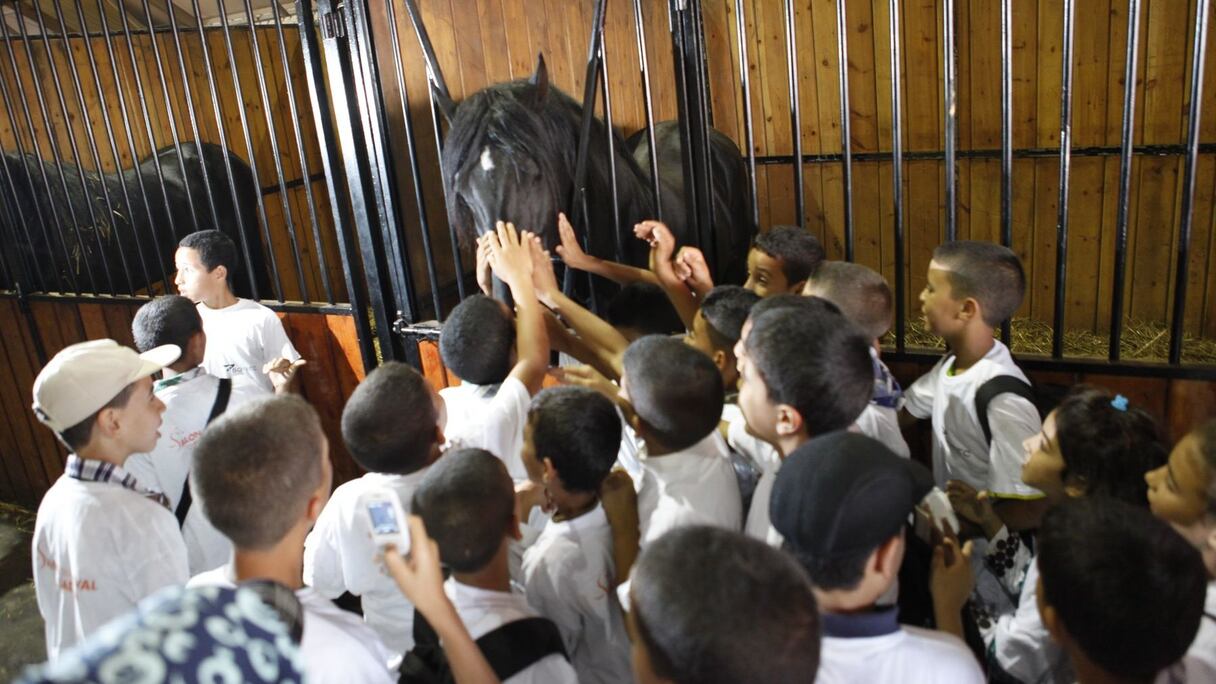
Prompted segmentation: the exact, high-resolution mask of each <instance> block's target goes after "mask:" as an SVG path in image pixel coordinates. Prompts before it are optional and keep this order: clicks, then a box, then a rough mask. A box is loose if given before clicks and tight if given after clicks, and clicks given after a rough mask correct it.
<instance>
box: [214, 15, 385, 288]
mask: <svg viewBox="0 0 1216 684" xmlns="http://www.w3.org/2000/svg"><path fill="white" fill-rule="evenodd" d="M388 4H389V7H390V8H391V7H392V3H388ZM270 10H271V12H272V14H273V16H274V28H275V34H276V35H277V36H278V39H279V58H280V59H281V60H282V62H283V78H284V79H285V81H286V86H287V108H288V112H289V114H290V116H291V123H292V132H293V133H295V140H296V154H297V156H299V158H300V175H301V178H300V179H298V180H296V181H290V182H288V183H286V184H280V189H281V190H282V191H283V192H286V191H287V190H289V189H292V188H295V187H296V184H297V183H299V184H300V185H303V186H304V201H305V203H306V205H307V207H308V220H309V223H310V225H311V226H312V235H313V243H314V249H315V250H316V255H317V265H318V268H320V270H321V285H322V287H323V288H324V290H325V301H327V302H330V303H333V301H334V290H333V284H332V283H331V282H330V279H329V264H328V263H326V258H325V244H324V243H323V242H322V240H321V224H320V221H318V220H317V204H316V200H315V199H314V198H313V196H312V183H313V181H314V180H321V179H324V177H325V176H324V174H321V175H319V177H317V178H314V177H313V175H312V173H311V172H310V171H309V170H308V153H307V150H306V149H305V147H304V136H303V134H302V133H301V132H300V113H299V105H297V104H296V86H295V78H294V77H293V76H292V75H291V60H290V59H289V58H288V56H287V41H286V39H285V38H284V35H283V18H282V16H281V15H280V13H279V3H278V0H274V1H273V2H271V3H270ZM297 28H298V27H297ZM394 28H395V27H394ZM202 38H203V39H204V40H205V39H206V36H202ZM263 194H265V193H263ZM348 296H349V295H348Z"/></svg>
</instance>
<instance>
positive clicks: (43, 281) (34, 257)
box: [0, 22, 59, 290]
mask: <svg viewBox="0 0 1216 684" xmlns="http://www.w3.org/2000/svg"><path fill="white" fill-rule="evenodd" d="M0 23H2V22H0ZM6 42H7V38H6ZM0 95H2V96H3V100H4V113H5V115H6V116H8V121H9V125H10V126H11V128H12V131H13V140H14V141H16V144H17V154H18V155H19V156H20V158H21V163H22V166H25V165H26V164H25V145H23V144H22V143H21V134H20V132H19V131H18V129H17V117H16V116H14V115H13V107H12V101H13V100H12V97H11V96H10V94H9V90H8V79H7V78H4V77H3V76H0ZM3 166H4V179H5V182H6V183H7V185H8V190H9V193H10V194H11V196H12V198H13V204H14V206H16V208H17V220H18V221H19V222H20V224H21V228H22V230H23V231H24V232H25V244H27V245H29V247H30V257H31V261H33V263H34V271H35V273H37V274H38V283H39V287H38V289H40V290H47V289H48V287H47V285H48V283H49V281H48V280H47V278H46V276H45V275H44V274H43V273H42V265H41V264H39V263H38V252H37V251H36V250H35V249H34V241H33V239H31V237H30V222H29V221H28V220H26V218H25V212H24V211H22V210H21V202H20V201H18V199H17V185H16V183H14V182H13V176H12V170H11V169H9V167H8V158H7V156H6V157H4V163H3ZM26 176H27V180H28V182H29V183H30V187H31V188H33V181H34V179H33V178H29V177H28V176H29V171H28V168H27V170H26ZM33 204H34V213H35V214H36V215H37V217H38V225H39V226H41V227H42V237H43V239H44V240H46V247H47V256H49V257H50V258H51V270H52V271H56V270H58V269H59V265H58V262H57V261H56V260H55V249H54V244H53V243H52V242H51V235H50V231H48V230H47V226H46V220H45V219H44V218H43V216H42V209H41V208H40V207H39V206H38V202H34V203H33Z"/></svg>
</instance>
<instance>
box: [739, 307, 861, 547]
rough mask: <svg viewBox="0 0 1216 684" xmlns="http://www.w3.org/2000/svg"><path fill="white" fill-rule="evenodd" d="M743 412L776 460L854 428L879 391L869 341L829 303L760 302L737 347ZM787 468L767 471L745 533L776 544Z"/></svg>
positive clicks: (776, 466)
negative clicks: (775, 516)
mask: <svg viewBox="0 0 1216 684" xmlns="http://www.w3.org/2000/svg"><path fill="white" fill-rule="evenodd" d="M735 358H736V359H738V364H739V408H740V409H742V411H743V416H744V418H745V419H746V421H747V432H748V433H750V434H753V435H755V436H757V437H759V438H760V439H762V440H764V441H765V442H767V443H769V444H771V445H773V447H774V449H775V451H776V454H777V455H778V457H779V458H780V457H783V456H784V455H786V454H790V453H792V452H793V451H794V449H797V448H798V447H799V446H800V445H802V444H803V443H804V442H806V441H807V440H808V439H810V438H811V437H814V436H817V435H821V434H824V433H827V432H831V431H833V430H842V429H845V428H847V427H849V426H850V425H852V424H853V422H854V421H855V420H857V416H858V415H860V414H861V412H862V410H863V409H864V408H865V407H866V405H867V403H868V402H869V400H870V396H871V393H872V389H873V384H874V375H873V366H872V365H871V362H870V354H869V351H868V345H867V341H866V338H865V336H864V335H862V334H861V333H860V332H858V331H857V329H856V328H854V327H853V325H852V324H851V323H849V321H848V320H847V319H845V317H844V316H843V315H841V314H840V311H839V310H838V309H837V308H836V306H835V305H833V304H832V303H831V302H828V301H827V300H824V299H819V298H818V297H799V296H796V295H777V296H774V297H769V298H768V299H765V300H763V301H760V302H758V303H757V304H756V305H755V306H754V307H752V311H751V315H750V316H749V317H748V320H747V322H746V323H745V324H744V327H743V337H741V338H740V340H739V343H738V344H737V345H735ZM780 468H781V461H780V460H778V461H777V462H775V463H771V464H770V465H769V467H767V468H766V469H765V470H764V473H763V474H762V475H761V477H760V482H759V483H758V484H757V485H756V492H755V494H753V496H752V505H751V508H750V509H749V511H748V514H747V524H746V527H745V531H746V533H747V535H748V536H751V537H753V538H756V539H760V540H762V541H767V542H769V543H771V544H777V543H779V541H780V537H779V536H778V535H777V534H776V532H775V531H774V530H773V529H772V525H770V524H769V515H768V513H769V494H770V493H771V492H772V488H773V482H774V481H775V480H776V478H777V473H778V471H779V470H780Z"/></svg>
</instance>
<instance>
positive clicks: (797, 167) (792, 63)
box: [784, 0, 806, 228]
mask: <svg viewBox="0 0 1216 684" xmlns="http://www.w3.org/2000/svg"><path fill="white" fill-rule="evenodd" d="M784 3H785V67H786V78H787V79H788V83H789V92H790V137H791V138H792V139H793V141H794V158H795V159H802V104H801V98H800V97H799V93H798V32H797V31H796V30H795V26H794V0H784ZM794 186H795V192H794V210H795V211H796V212H797V216H798V221H797V222H798V227H799V228H803V227H805V225H806V216H805V214H806V197H805V191H804V189H803V169H802V164H794Z"/></svg>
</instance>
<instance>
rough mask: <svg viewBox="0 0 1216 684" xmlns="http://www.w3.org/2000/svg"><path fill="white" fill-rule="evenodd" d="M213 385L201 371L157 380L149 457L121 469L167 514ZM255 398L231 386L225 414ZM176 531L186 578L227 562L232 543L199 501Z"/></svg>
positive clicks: (208, 410) (250, 390) (176, 499)
mask: <svg viewBox="0 0 1216 684" xmlns="http://www.w3.org/2000/svg"><path fill="white" fill-rule="evenodd" d="M219 384H220V381H219V378H216V377H215V376H213V375H210V374H208V373H207V371H206V370H205V369H204V368H203V367H202V366H198V367H196V368H193V369H191V370H188V371H186V372H185V373H182V374H180V375H175V376H173V377H170V378H166V379H165V380H161V381H158V382H157V383H156V385H155V392H156V397H157V398H158V399H160V400H161V401H162V402H164V404H165V412H164V414H162V416H161V418H162V423H161V426H160V439H159V440H157V442H156V448H154V449H153V450H152V451H151V452H150V453H147V454H134V455H132V456H131V458H129V459H127V462H126V463H125V464H124V465H123V468H124V469H125V470H126V471H127V472H129V473H131V474H132V475H134V476H135V478H136V479H138V480H139V481H140V483H142V484H144V485H147V486H148V487H150V488H152V489H156V490H159V491H161V492H164V494H165V496H167V497H169V509H170V510H172V511H176V510H177V505H178V503H179V502H180V501H181V498H182V490H183V488H184V485H185V483H186V476H187V475H189V473H190V462H191V460H192V459H193V457H194V447H195V446H197V445H198V440H199V437H202V435H203V428H205V427H206V426H207V418H208V417H209V416H210V415H211V409H212V407H213V406H214V405H215V398H216V393H217V392H218V391H219ZM259 396H263V395H262V393H261V392H260V391H259V390H257V389H255V388H253V387H251V386H249V385H245V386H238V385H237V384H236V383H233V385H232V394H231V395H230V396H229V398H228V408H227V409H226V410H227V411H230V410H232V409H234V408H236V407H237V406H240V405H241V404H243V403H245V402H247V401H249V400H251V399H254V398H257V397H259ZM181 531H182V538H183V539H185V542H186V561H187V564H188V565H189V567H190V574H192V575H197V574H198V573H200V572H203V571H205V570H211V569H213V568H218V567H219V566H221V565H223V564H224V563H227V562H228V561H229V559H230V558H231V557H232V543H231V542H229V541H228V538H227V537H225V536H224V535H223V534H220V532H219V530H217V529H215V527H214V526H213V525H212V524H211V521H209V520H207V516H205V515H203V507H202V505H201V503H200V502H199V501H194V503H193V505H191V506H190V512H189V513H187V514H186V522H185V524H184V525H182V527H181Z"/></svg>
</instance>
